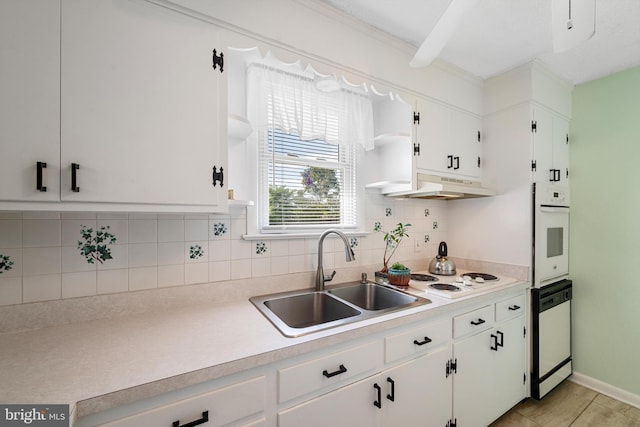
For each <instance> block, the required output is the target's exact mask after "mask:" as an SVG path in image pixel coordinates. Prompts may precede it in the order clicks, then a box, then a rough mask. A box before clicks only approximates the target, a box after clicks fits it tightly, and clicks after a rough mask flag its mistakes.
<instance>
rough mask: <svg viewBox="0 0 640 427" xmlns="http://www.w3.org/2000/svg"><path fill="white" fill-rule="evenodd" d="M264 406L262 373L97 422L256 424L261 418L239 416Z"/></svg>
mask: <svg viewBox="0 0 640 427" xmlns="http://www.w3.org/2000/svg"><path fill="white" fill-rule="evenodd" d="M265 407H266V398H265V377H258V378H253V379H250V380H247V381H243V382H240V383H236V384H232V385H229V386H226V387H222V388H220V389H217V390H214V391H210V392H206V393H203V394H199V395H197V396H194V397H190V398H186V399H182V400H178V401H176V402H172V403H169V404H166V405H162V406H159V407H156V408H153V409H149V410H147V411H144V412H140V413H136V414H134V415H130V416H127V417H124V418H120V419H117V420H115V421H112V422H108V423H106V424H97V425H99V426H101V427H140V426H172V425H173V426H185V425H190V426H196V425H203V426H207V427H209V426H211V427H213V426H227V425H234V426H245V427H249V426H252V427H257V426H263V425H265V420H264V418H263V419H258V420H255V419H253V420H251V421H246V422H243V420H245V419H247V418H248V417H251V416H252V415H255V416H259V414H261V413H262V412H264V410H265ZM84 425H96V424H84Z"/></svg>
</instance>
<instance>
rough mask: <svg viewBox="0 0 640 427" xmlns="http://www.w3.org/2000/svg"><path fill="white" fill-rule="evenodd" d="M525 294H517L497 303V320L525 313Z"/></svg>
mask: <svg viewBox="0 0 640 427" xmlns="http://www.w3.org/2000/svg"><path fill="white" fill-rule="evenodd" d="M524 307H525V296H524V294H521V295H517V296H515V297H512V298H509V299H507V300H504V301H500V302H497V303H496V322H500V321H502V320H506V319H511V318H513V317H516V316H520V315H522V314H524Z"/></svg>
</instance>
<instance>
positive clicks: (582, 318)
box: [570, 67, 640, 395]
mask: <svg viewBox="0 0 640 427" xmlns="http://www.w3.org/2000/svg"><path fill="white" fill-rule="evenodd" d="M571 127H572V129H571V145H570V147H571V148H570V149H571V169H570V171H571V178H570V179H571V198H572V199H571V224H570V235H571V238H570V239H571V240H570V245H571V249H570V270H571V277H572V279H573V281H574V304H573V354H574V360H575V364H574V370H575V371H576V372H579V373H581V374H584V375H587V376H589V377H592V378H595V379H598V380H600V381H604V382H606V383H608V384H611V385H613V386H615V387H619V388H621V389H624V390H627V391H629V392H631V393H634V394H637V395H640V67H637V68H633V69H631V70H627V71H623V72H620V73H617V74H613V75H611V76H608V77H605V78H602V79H599V80H595V81H592V82H588V83H585V84H582V85H579V86H577V87H576V88H575V90H574V92H573V119H572V125H571Z"/></svg>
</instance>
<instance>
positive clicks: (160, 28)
mask: <svg viewBox="0 0 640 427" xmlns="http://www.w3.org/2000/svg"><path fill="white" fill-rule="evenodd" d="M62 9H63V13H62V72H61V78H62V89H61V93H62V119H61V127H62V128H61V139H62V141H61V159H62V177H63V178H62V186H63V189H62V199H63V200H68V201H90V202H118V203H149V204H179V205H207V206H218V207H221V208H222V209H221V210H224V209H225V208H226V197H224V196H225V194H224V193H225V192H226V187H225V188H224V190H223V189H222V188H221V185H220V184H219V183H216V184H217V185H216V186H213V181H212V172H213V168H214V167H216V170H217V171H219V170H220V169H226V162H227V160H226V126H227V121H226V117H225V120H221V119H220V117H221V116H222V115H224V114H221V113H223V112H224V111H226V73H224V72H223V73H221V72H220V67H219V66H218V67H216V69H214V68H213V66H212V64H213V63H212V52H213V50H214V49H216V52H217V53H220V52H221V51H222V50H223V41H222V40H221V36H220V34H219V31H218V29H216V28H215V27H214V26H212V25H210V24H208V23H205V22H203V21H200V20H196V19H193V18H190V17H187V16H185V15H182V14H179V13H176V12H173V11H170V10H168V9H165V8H162V7H159V6H157V5H153V4H150V3H146V2H140V1H102V0H63V1H62ZM72 163H76V164H78V165H79V169H78V170H77V184H76V185H77V187H79V191H78V192H74V191H71V172H72V170H71V164H72ZM216 210H217V209H216Z"/></svg>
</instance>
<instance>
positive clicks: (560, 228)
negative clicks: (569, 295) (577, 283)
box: [533, 183, 569, 288]
mask: <svg viewBox="0 0 640 427" xmlns="http://www.w3.org/2000/svg"><path fill="white" fill-rule="evenodd" d="M533 197H534V216H533V222H534V227H533V266H534V269H533V287H534V288H539V287H542V286H545V285H548V284H551V283H554V282H557V281H559V280H562V279H566V278H567V277H569V189H568V188H566V187H561V186H557V185H546V184H540V183H536V184H534V185H533Z"/></svg>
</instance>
